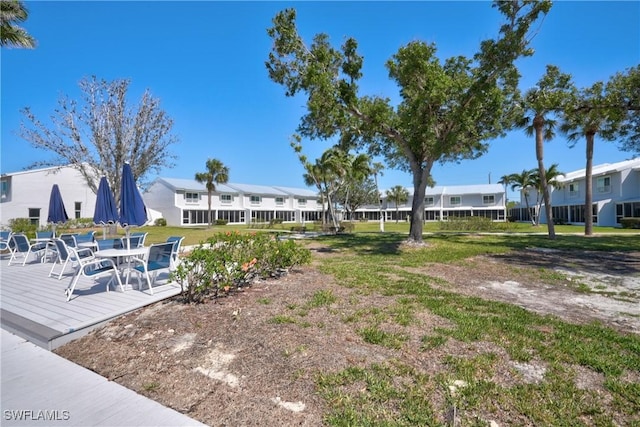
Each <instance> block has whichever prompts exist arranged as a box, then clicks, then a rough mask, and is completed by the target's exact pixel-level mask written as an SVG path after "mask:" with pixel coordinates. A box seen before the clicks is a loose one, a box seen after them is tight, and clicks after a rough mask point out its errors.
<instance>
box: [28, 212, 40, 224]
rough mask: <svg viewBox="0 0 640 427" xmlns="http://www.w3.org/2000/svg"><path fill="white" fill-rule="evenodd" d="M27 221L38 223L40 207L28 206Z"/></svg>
mask: <svg viewBox="0 0 640 427" xmlns="http://www.w3.org/2000/svg"><path fill="white" fill-rule="evenodd" d="M29 222H30V223H31V224H33V225H40V208H29Z"/></svg>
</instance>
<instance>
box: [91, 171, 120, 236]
mask: <svg viewBox="0 0 640 427" xmlns="http://www.w3.org/2000/svg"><path fill="white" fill-rule="evenodd" d="M93 222H94V224H96V225H102V238H103V239H105V238H106V228H107V225H110V224H115V223H116V222H118V207H117V206H116V201H115V200H114V198H113V193H112V192H111V188H110V187H109V182H108V181H107V178H106V177H104V176H103V177H102V178H100V184H99V185H98V193H97V194H96V207H95V210H94V211H93Z"/></svg>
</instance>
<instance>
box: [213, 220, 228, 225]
mask: <svg viewBox="0 0 640 427" xmlns="http://www.w3.org/2000/svg"><path fill="white" fill-rule="evenodd" d="M228 222H229V221H227V220H226V219H216V225H227V223H228Z"/></svg>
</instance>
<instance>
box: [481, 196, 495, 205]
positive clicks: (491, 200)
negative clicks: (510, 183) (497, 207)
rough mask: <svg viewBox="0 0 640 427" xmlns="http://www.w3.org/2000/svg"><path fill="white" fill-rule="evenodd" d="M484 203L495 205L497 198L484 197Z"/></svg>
mask: <svg viewBox="0 0 640 427" xmlns="http://www.w3.org/2000/svg"><path fill="white" fill-rule="evenodd" d="M482 203H484V204H485V205H493V204H495V203H496V197H495V196H494V195H491V196H482Z"/></svg>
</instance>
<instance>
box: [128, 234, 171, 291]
mask: <svg viewBox="0 0 640 427" xmlns="http://www.w3.org/2000/svg"><path fill="white" fill-rule="evenodd" d="M173 246H174V243H173V242H168V243H157V244H155V245H151V246H149V253H148V255H147V257H146V259H138V258H134V259H132V262H133V263H134V267H133V269H132V270H131V271H132V272H135V273H137V274H138V287H139V288H141V287H142V283H141V281H140V276H142V275H144V277H145V279H146V281H147V286H148V287H149V292H150V293H151V295H153V284H154V283H155V281H156V278H157V277H158V273H159V272H160V271H161V270H167V271H169V270H170V269H171V267H172V261H171V254H172V250H173ZM149 273H151V274H152V276H153V278H152V277H151V276H150V274H149Z"/></svg>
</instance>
